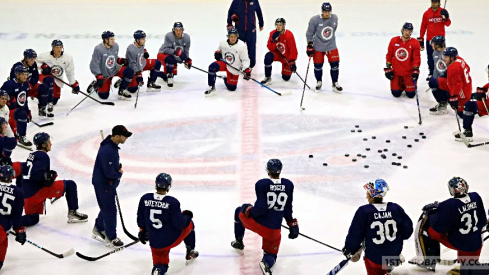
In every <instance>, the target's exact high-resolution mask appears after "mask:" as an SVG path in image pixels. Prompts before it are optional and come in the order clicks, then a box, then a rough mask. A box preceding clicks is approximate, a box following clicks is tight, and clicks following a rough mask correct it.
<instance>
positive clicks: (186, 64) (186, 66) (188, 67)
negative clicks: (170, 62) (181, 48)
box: [183, 58, 192, 70]
mask: <svg viewBox="0 0 489 275" xmlns="http://www.w3.org/2000/svg"><path fill="white" fill-rule="evenodd" d="M183 64H184V65H185V68H187V69H189V70H190V69H191V68H192V59H190V58H187V59H185V61H183Z"/></svg>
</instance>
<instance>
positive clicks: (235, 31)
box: [228, 28, 239, 37]
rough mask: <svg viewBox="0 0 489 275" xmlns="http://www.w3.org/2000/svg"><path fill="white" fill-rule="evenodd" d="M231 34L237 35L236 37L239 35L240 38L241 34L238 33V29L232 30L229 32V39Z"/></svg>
mask: <svg viewBox="0 0 489 275" xmlns="http://www.w3.org/2000/svg"><path fill="white" fill-rule="evenodd" d="M231 34H235V35H237V36H238V37H239V32H238V30H237V29H236V28H230V29H229V30H228V37H229V36H230V35H231Z"/></svg>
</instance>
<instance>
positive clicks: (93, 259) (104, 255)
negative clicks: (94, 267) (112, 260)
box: [76, 240, 139, 262]
mask: <svg viewBox="0 0 489 275" xmlns="http://www.w3.org/2000/svg"><path fill="white" fill-rule="evenodd" d="M138 242H139V240H137V241H134V242H132V243H128V244H126V245H124V246H121V247H119V248H116V249H114V250H112V251H110V252H107V253H105V254H103V255H100V256H98V257H90V256H85V255H83V254H81V253H80V252H76V256H78V257H79V258H82V259H84V260H86V261H91V262H93V261H97V260H100V259H102V258H105V257H107V256H109V255H111V254H114V253H117V252H119V251H122V250H124V249H126V248H128V247H129V246H131V245H134V244H136V243H138Z"/></svg>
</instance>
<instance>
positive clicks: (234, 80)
mask: <svg viewBox="0 0 489 275" xmlns="http://www.w3.org/2000/svg"><path fill="white" fill-rule="evenodd" d="M238 37H239V33H238V30H236V29H234V28H231V29H229V30H228V39H227V40H223V41H221V43H220V44H219V48H218V49H217V51H216V52H215V53H214V58H215V59H216V61H214V62H213V63H212V64H211V65H209V74H208V78H207V84H209V87H208V88H207V90H206V91H205V95H206V96H213V95H215V94H216V87H215V83H216V73H217V72H219V71H225V72H226V73H227V76H226V77H224V84H225V85H226V88H228V90H229V91H236V87H237V85H238V78H239V73H240V72H241V73H243V78H244V79H245V80H250V79H251V68H250V59H249V58H248V52H247V50H246V45H245V43H244V42H243V41H240V40H238ZM223 60H225V61H226V62H224V61H223ZM226 63H227V64H226ZM230 65H231V66H233V67H234V68H237V69H239V70H241V71H237V70H235V69H233V68H231V67H230Z"/></svg>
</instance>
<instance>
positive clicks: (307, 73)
mask: <svg viewBox="0 0 489 275" xmlns="http://www.w3.org/2000/svg"><path fill="white" fill-rule="evenodd" d="M311 57H312V56H309V61H308V62H307V69H306V80H305V81H304V88H303V89H302V97H301V106H300V110H301V111H302V110H305V109H306V108H303V107H302V102H303V101H304V92H305V91H306V82H307V76H308V75H309V65H311Z"/></svg>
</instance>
